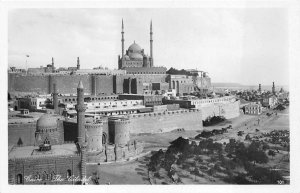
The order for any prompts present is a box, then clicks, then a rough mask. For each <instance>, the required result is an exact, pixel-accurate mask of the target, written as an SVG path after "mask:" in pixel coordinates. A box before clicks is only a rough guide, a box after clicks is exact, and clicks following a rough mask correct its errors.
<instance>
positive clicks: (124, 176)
mask: <svg viewBox="0 0 300 193" xmlns="http://www.w3.org/2000/svg"><path fill="white" fill-rule="evenodd" d="M288 113H289V112H288V109H286V110H285V111H282V112H279V113H277V115H275V113H274V114H273V115H272V116H270V117H268V116H266V115H265V113H264V114H261V115H259V116H255V115H241V116H240V117H237V118H234V119H231V120H227V121H226V122H224V123H221V124H219V125H215V126H210V127H204V129H205V130H213V129H221V128H222V127H227V126H228V125H232V127H233V129H232V130H228V131H229V132H228V133H226V134H223V135H218V136H215V137H214V138H215V140H217V141H220V142H228V140H229V138H235V139H237V140H241V141H244V139H245V136H246V134H247V133H249V134H251V135H259V133H261V132H270V131H272V130H274V129H277V130H279V129H289V116H288ZM258 119H260V121H259V122H260V123H259V125H258V121H257V120H258ZM256 129H258V130H259V131H258V132H257V131H256ZM238 131H244V132H245V134H244V135H243V136H242V137H240V136H237V132H238ZM200 132H201V131H176V132H168V133H159V134H147V135H133V136H132V138H133V139H138V140H140V141H144V143H145V148H144V149H145V150H144V151H145V152H146V151H150V150H159V149H161V148H162V149H165V148H167V147H168V146H169V143H170V142H171V141H173V140H175V139H177V138H178V137H180V136H182V137H187V138H193V137H195V136H196V135H198V134H199V133H200ZM285 155H286V152H280V153H278V154H277V155H276V156H275V157H274V158H271V159H270V161H269V163H268V165H269V166H276V167H280V168H282V169H284V170H289V163H288V162H285V161H282V160H283V157H284V156H285ZM149 156H150V155H148V156H145V157H143V158H139V159H138V160H135V161H131V162H126V163H119V164H106V165H100V166H98V165H88V166H87V174H89V175H92V173H93V172H95V171H97V173H98V174H99V177H100V184H108V183H110V184H150V181H149V178H148V171H147V166H146V164H147V162H148V160H149ZM183 173H184V172H183ZM186 175H187V176H186V177H185V178H184V179H183V183H184V184H209V183H214V184H215V183H216V184H220V183H222V182H221V181H216V182H211V181H209V180H208V179H207V178H200V177H195V176H193V175H190V174H186ZM158 184H161V183H158Z"/></svg>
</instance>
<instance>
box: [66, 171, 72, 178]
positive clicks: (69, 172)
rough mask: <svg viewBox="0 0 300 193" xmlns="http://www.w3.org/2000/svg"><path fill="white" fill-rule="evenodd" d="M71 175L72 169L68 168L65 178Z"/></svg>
mask: <svg viewBox="0 0 300 193" xmlns="http://www.w3.org/2000/svg"><path fill="white" fill-rule="evenodd" d="M71 176H72V171H71V170H70V169H69V170H67V178H69V177H71Z"/></svg>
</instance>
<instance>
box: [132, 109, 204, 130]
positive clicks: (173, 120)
mask: <svg viewBox="0 0 300 193" xmlns="http://www.w3.org/2000/svg"><path fill="white" fill-rule="evenodd" d="M201 117H202V113H201V111H200V110H199V109H197V110H196V109H193V110H178V111H168V112H163V113H144V114H135V115H129V118H130V125H131V130H130V132H131V133H160V132H169V131H172V130H175V129H182V128H183V129H185V130H202V129H203V125H202V119H201Z"/></svg>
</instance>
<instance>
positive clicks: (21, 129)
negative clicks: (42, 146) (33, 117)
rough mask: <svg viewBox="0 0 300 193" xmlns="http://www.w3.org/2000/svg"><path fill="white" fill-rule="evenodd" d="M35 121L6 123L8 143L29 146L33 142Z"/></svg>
mask: <svg viewBox="0 0 300 193" xmlns="http://www.w3.org/2000/svg"><path fill="white" fill-rule="evenodd" d="M35 130H36V122H34V123H24V124H20V123H18V124H8V145H14V146H18V142H19V143H21V144H20V146H31V145H34V144H35V137H34V136H35Z"/></svg>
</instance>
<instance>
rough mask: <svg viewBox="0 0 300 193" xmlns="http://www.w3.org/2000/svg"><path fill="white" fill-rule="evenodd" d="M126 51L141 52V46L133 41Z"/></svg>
mask: <svg viewBox="0 0 300 193" xmlns="http://www.w3.org/2000/svg"><path fill="white" fill-rule="evenodd" d="M128 52H129V53H141V52H142V48H141V46H139V45H138V44H136V43H135V42H134V43H133V44H131V45H130V46H129V48H128Z"/></svg>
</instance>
